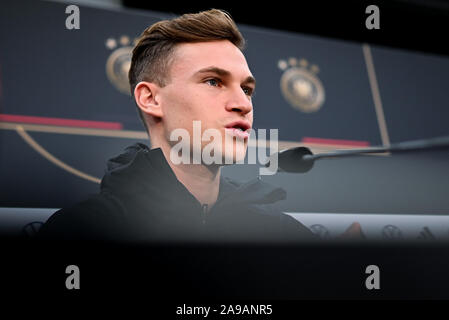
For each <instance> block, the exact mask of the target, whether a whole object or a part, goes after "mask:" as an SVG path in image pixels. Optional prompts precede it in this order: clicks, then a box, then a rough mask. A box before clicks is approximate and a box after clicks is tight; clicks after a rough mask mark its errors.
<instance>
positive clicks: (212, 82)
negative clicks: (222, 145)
mask: <svg viewBox="0 0 449 320" xmlns="http://www.w3.org/2000/svg"><path fill="white" fill-rule="evenodd" d="M205 82H206V83H208V84H210V85H211V86H213V87H217V86H218V85H219V84H220V80H219V79H207V80H206V81H205Z"/></svg>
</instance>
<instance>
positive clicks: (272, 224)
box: [39, 143, 315, 243]
mask: <svg viewBox="0 0 449 320" xmlns="http://www.w3.org/2000/svg"><path fill="white" fill-rule="evenodd" d="M285 196H286V192H285V191H284V190H283V189H281V188H273V187H272V186H270V185H268V184H267V183H265V182H263V181H261V180H259V179H255V180H253V181H250V182H248V183H245V184H238V183H236V182H232V181H231V180H229V179H227V178H221V181H220V190H219V196H218V199H217V202H216V203H215V204H214V205H213V207H212V208H207V207H206V206H202V205H201V203H200V202H198V200H197V199H196V198H195V197H194V196H193V195H192V194H191V193H190V192H189V191H188V190H187V189H186V188H185V187H184V185H183V184H181V183H180V182H179V181H178V180H177V178H176V176H175V174H174V173H173V171H172V170H171V168H170V166H169V164H168V163H167V161H166V159H165V157H164V155H163V153H162V151H161V149H152V150H150V149H149V148H148V147H147V146H145V145H143V144H139V143H138V144H135V145H133V146H131V147H128V148H127V149H126V151H125V153H123V154H121V155H119V156H117V157H115V158H113V159H111V160H109V162H108V168H107V171H106V174H105V175H104V177H103V179H102V181H101V192H100V193H99V194H98V195H95V196H92V197H90V198H89V199H88V200H86V201H83V202H81V203H79V204H77V205H75V206H73V207H71V208H64V209H61V210H59V211H57V212H56V213H55V214H53V215H52V216H51V217H50V218H49V219H48V221H47V222H46V223H45V224H44V226H42V228H41V230H40V232H39V236H40V237H43V238H49V237H50V238H54V237H57V238H62V239H82V240H85V239H89V240H91V239H92V240H95V239H98V240H106V241H114V242H117V241H118V242H123V241H131V242H141V241H151V242H154V241H156V242H160V241H162V242H164V243H166V242H183V243H185V242H192V241H193V242H196V241H201V242H203V241H207V242H211V241H218V242H229V241H230V242H239V243H240V242H260V241H262V242H268V243H271V242H273V241H274V242H276V241H282V242H285V241H287V242H290V241H301V242H304V241H307V240H312V239H315V237H314V236H313V234H312V233H311V231H309V229H307V228H306V227H304V226H303V225H302V224H301V223H299V222H298V221H297V220H295V219H294V218H292V217H290V216H288V215H286V214H283V213H281V212H276V211H274V210H272V208H271V206H270V204H272V203H274V202H276V201H278V200H282V199H284V198H285Z"/></svg>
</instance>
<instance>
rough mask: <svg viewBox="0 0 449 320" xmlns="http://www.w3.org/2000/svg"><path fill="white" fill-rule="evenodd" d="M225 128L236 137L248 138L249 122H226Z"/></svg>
mask: <svg viewBox="0 0 449 320" xmlns="http://www.w3.org/2000/svg"><path fill="white" fill-rule="evenodd" d="M225 128H226V131H227V132H229V133H230V134H231V135H233V136H235V137H237V138H241V139H248V137H249V129H251V124H250V123H249V122H248V121H245V120H236V121H232V122H230V123H228V124H227V125H226V126H225Z"/></svg>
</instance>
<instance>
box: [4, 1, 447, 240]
mask: <svg viewBox="0 0 449 320" xmlns="http://www.w3.org/2000/svg"><path fill="white" fill-rule="evenodd" d="M67 5H68V4H65V3H61V2H51V1H2V2H1V3H0V41H1V42H0V43H1V45H0V177H1V178H0V207H2V208H1V210H0V221H1V222H0V224H1V226H2V228H1V231H4V232H13V233H14V232H16V233H17V232H25V233H27V234H28V233H31V234H32V233H34V232H35V231H36V230H37V229H38V228H39V226H40V225H41V224H42V222H44V221H45V220H46V219H47V218H48V216H49V215H50V214H51V213H53V212H54V211H55V210H56V209H57V208H61V207H65V206H70V205H72V204H74V203H76V202H78V201H80V200H83V199H85V198H86V197H88V196H89V195H91V194H94V193H97V192H98V190H99V182H100V179H101V177H102V175H103V173H104V169H105V165H106V161H107V160H108V159H109V158H111V157H113V156H115V155H117V154H118V153H120V152H121V151H123V150H124V148H125V147H126V146H128V145H131V144H133V143H136V142H142V143H149V141H148V139H147V137H146V134H145V132H144V130H143V127H142V125H141V123H140V120H139V119H138V116H137V112H136V108H135V105H134V102H133V100H132V98H131V96H130V95H129V93H128V85H127V70H128V68H129V62H130V52H131V50H132V46H133V42H134V40H135V38H136V37H137V36H138V35H139V34H140V33H141V31H142V30H144V29H145V28H146V27H147V26H148V25H150V24H152V23H154V22H156V21H159V20H161V19H165V18H171V17H172V16H170V15H168V14H163V13H157V12H148V11H145V12H143V11H142V12H141V11H135V10H125V9H106V8H94V7H88V6H82V5H80V6H79V8H80V18H81V19H80V29H79V30H68V29H66V26H65V20H66V18H67V16H68V15H67V14H66V13H65V8H66V6H67ZM231 13H232V12H231ZM237 22H238V21H237ZM239 27H240V29H241V31H242V33H243V35H244V37H245V38H246V39H247V48H246V50H245V55H246V58H247V60H248V63H249V66H250V69H251V71H252V73H253V74H254V76H255V77H256V79H257V90H256V95H255V97H254V100H253V102H254V107H255V111H254V112H255V118H254V120H255V122H254V128H255V129H256V130H257V129H259V128H260V129H279V139H280V140H281V141H280V145H281V147H288V146H295V145H305V146H307V147H310V148H311V149H312V150H313V151H314V152H326V151H328V150H333V149H339V148H340V149H341V148H354V147H369V146H374V145H388V144H390V143H394V142H400V141H405V140H412V139H420V138H431V137H436V136H442V135H448V134H449V128H448V125H447V121H448V119H449V109H448V106H449V95H448V92H449V81H447V75H448V74H449V59H448V57H444V56H436V55H427V54H421V53H416V52H407V51H403V50H398V49H393V48H386V47H379V46H372V45H370V44H363V43H354V42H345V41H341V40H338V41H337V40H335V39H329V38H320V37H316V36H309V35H304V34H298V33H288V32H280V31H276V30H268V29H263V28H256V27H252V26H247V25H239ZM448 159H449V153H448V152H447V151H432V152H426V153H412V154H410V153H409V154H403V155H398V156H396V155H395V156H391V155H390V156H388V155H382V156H366V157H359V158H347V159H340V160H336V159H335V160H323V161H320V162H317V163H316V164H315V167H314V168H313V169H312V171H310V172H308V173H306V174H302V175H299V174H286V173H278V174H276V175H273V176H263V177H262V179H264V180H265V181H267V182H269V183H271V184H274V185H278V186H281V187H283V188H285V189H286V190H287V192H288V197H287V199H286V200H285V201H283V202H281V203H279V204H278V207H279V209H281V210H283V211H284V212H288V213H289V214H292V216H294V217H295V218H297V219H298V220H300V221H302V222H303V223H304V224H305V225H307V226H308V227H310V228H311V229H312V230H313V231H314V232H316V233H318V234H320V235H321V236H323V237H329V236H334V235H337V234H338V233H340V231H343V230H344V229H345V228H346V227H347V226H349V225H350V223H351V222H353V221H359V222H360V223H361V225H362V229H363V230H364V231H365V233H366V234H367V235H368V236H371V237H374V238H376V237H377V238H392V237H393V238H395V237H396V238H425V239H434V238H442V239H443V238H447V237H448V236H449V223H448V222H449V220H448V219H449V197H448V193H449V192H448V190H449V163H448ZM258 171H259V165H257V164H256V165H236V166H232V167H224V168H223V174H224V175H225V176H229V177H232V178H235V179H237V180H241V181H243V180H248V179H252V178H254V177H256V176H257V174H258Z"/></svg>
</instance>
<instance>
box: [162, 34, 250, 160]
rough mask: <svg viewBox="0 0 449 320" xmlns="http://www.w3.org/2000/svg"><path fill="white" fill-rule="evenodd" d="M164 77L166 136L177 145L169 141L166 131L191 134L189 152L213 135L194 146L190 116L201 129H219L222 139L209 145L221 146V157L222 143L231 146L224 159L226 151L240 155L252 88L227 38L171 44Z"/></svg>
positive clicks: (245, 140)
mask: <svg viewBox="0 0 449 320" xmlns="http://www.w3.org/2000/svg"><path fill="white" fill-rule="evenodd" d="M169 78H170V81H169V84H167V85H166V86H165V87H163V88H161V90H160V102H161V108H162V112H163V117H162V121H163V123H164V130H165V131H164V134H165V138H166V139H167V141H169V143H170V144H171V145H172V146H173V145H174V144H176V143H177V141H172V142H170V134H171V132H172V131H173V130H175V129H178V128H182V129H185V130H187V131H188V132H189V134H190V137H191V139H190V148H191V151H193V150H194V149H197V150H198V149H199V148H201V150H203V149H204V147H205V146H206V145H208V144H210V141H212V140H210V141H203V142H201V144H200V145H193V121H201V134H203V133H204V131H205V130H208V129H215V130H217V131H215V132H218V133H220V135H221V137H222V139H220V140H221V141H214V145H215V146H218V144H219V145H220V147H221V148H220V149H221V150H222V154H221V159H222V161H223V162H224V161H225V155H224V153H225V150H226V148H228V150H229V148H230V150H232V151H231V154H229V153H228V154H227V155H226V156H227V157H228V159H229V155H230V157H232V160H233V161H239V160H242V159H243V158H244V157H245V153H246V147H247V144H248V132H247V131H248V129H250V128H251V127H252V124H253V106H252V101H251V95H252V92H253V91H254V89H255V81H254V78H253V76H252V74H251V72H250V70H249V67H248V64H247V62H246V59H245V57H244V55H243V54H242V52H241V51H240V50H239V49H238V48H237V47H236V46H235V45H233V44H232V43H231V42H229V41H227V40H223V41H211V42H199V43H185V44H180V45H178V46H177V47H176V48H175V54H174V60H173V63H172V64H171V69H170V77H169ZM241 129H243V131H242V130H241ZM209 132H210V130H209ZM226 137H227V138H226ZM209 146H210V145H209ZM209 150H210V149H209ZM215 150H217V149H215Z"/></svg>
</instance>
